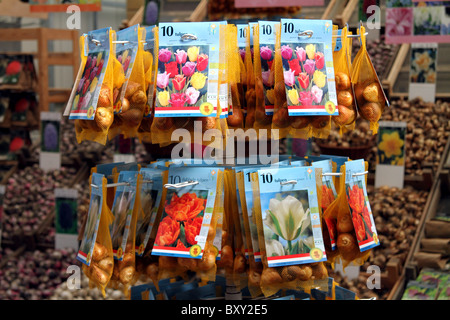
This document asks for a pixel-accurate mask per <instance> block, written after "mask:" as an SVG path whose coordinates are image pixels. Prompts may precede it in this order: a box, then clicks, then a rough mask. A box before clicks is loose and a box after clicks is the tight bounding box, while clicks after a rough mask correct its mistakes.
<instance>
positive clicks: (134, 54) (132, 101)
mask: <svg viewBox="0 0 450 320" xmlns="http://www.w3.org/2000/svg"><path fill="white" fill-rule="evenodd" d="M119 32H120V34H119V33H118V38H120V39H122V40H123V41H128V43H126V44H120V43H118V44H116V51H117V54H118V59H119V58H120V62H121V64H122V68H123V71H124V73H125V79H126V80H125V82H124V83H123V85H122V88H121V89H120V90H119V91H118V92H117V91H116V92H117V95H118V98H117V99H118V100H116V101H117V102H116V105H117V107H116V114H115V115H114V123H113V127H114V128H115V130H111V134H110V135H109V138H110V139H112V138H114V134H117V133H118V132H120V133H121V134H123V136H124V137H125V138H132V137H136V136H137V131H138V128H139V126H140V124H141V120H142V118H143V116H144V111H145V107H146V105H147V94H146V92H147V91H146V87H147V86H146V79H145V70H144V41H145V38H146V37H145V35H146V30H145V28H141V27H139V25H135V26H132V27H129V28H127V29H124V30H121V31H119ZM119 36H120V37H119ZM121 47H125V48H126V49H125V50H123V51H119V50H120V49H119V48H121Z"/></svg>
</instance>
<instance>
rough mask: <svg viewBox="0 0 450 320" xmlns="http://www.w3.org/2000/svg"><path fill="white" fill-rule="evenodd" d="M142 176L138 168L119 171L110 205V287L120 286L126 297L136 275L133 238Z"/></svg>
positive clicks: (139, 209) (139, 211) (138, 210)
mask: <svg viewBox="0 0 450 320" xmlns="http://www.w3.org/2000/svg"><path fill="white" fill-rule="evenodd" d="M141 181H142V176H141V175H140V174H138V172H137V171H122V172H120V174H119V179H118V183H119V184H120V183H123V184H126V185H119V186H117V187H116V196H115V199H114V204H113V208H112V210H111V211H112V213H113V215H114V223H113V226H112V231H111V240H112V246H113V253H114V269H113V275H112V277H111V281H110V284H109V285H110V286H111V287H113V288H119V287H121V288H122V290H123V292H124V294H125V295H126V296H128V295H129V293H130V292H129V287H130V285H132V284H133V280H134V279H135V274H136V265H135V259H136V255H135V241H136V222H137V218H138V216H139V215H140V214H141V208H140V192H137V191H138V190H140V185H141Z"/></svg>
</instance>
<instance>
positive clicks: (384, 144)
mask: <svg viewBox="0 0 450 320" xmlns="http://www.w3.org/2000/svg"><path fill="white" fill-rule="evenodd" d="M379 125H380V127H379V129H378V136H377V148H378V150H377V165H376V169H375V188H378V187H381V186H388V187H397V188H399V189H403V184H404V180H405V143H406V122H395V121H380V122H379Z"/></svg>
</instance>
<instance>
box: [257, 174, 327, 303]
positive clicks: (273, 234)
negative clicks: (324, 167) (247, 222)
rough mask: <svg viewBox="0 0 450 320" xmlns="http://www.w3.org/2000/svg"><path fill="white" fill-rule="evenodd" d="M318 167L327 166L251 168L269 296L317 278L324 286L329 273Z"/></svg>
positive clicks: (304, 285) (264, 289) (263, 280)
mask: <svg viewBox="0 0 450 320" xmlns="http://www.w3.org/2000/svg"><path fill="white" fill-rule="evenodd" d="M316 172H321V170H320V169H315V168H314V167H297V168H284V167H281V168H278V169H276V170H275V169H260V170H258V171H257V172H255V173H252V174H251V178H252V186H253V201H254V206H255V213H256V215H255V216H256V217H255V218H256V222H257V228H258V241H259V244H260V248H261V257H262V263H263V266H264V270H263V272H262V274H261V283H260V286H261V290H262V292H263V293H264V295H266V296H269V295H271V294H273V293H275V292H277V291H278V290H279V289H281V288H302V289H305V288H309V286H310V285H311V283H312V282H314V283H315V285H316V286H318V287H320V286H321V285H324V284H322V283H321V280H324V279H326V278H327V277H328V272H327V270H326V268H325V266H324V264H323V262H324V261H326V259H327V258H326V252H325V247H324V244H323V239H322V231H321V222H320V212H319V207H318V197H317V187H316V181H317V179H316ZM319 183H320V181H319ZM316 229H319V230H318V231H319V232H317V230H316ZM311 281H312V282H311Z"/></svg>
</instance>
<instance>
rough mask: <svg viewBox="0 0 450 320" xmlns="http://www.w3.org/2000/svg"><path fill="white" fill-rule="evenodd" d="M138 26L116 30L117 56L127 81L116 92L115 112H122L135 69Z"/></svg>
mask: <svg viewBox="0 0 450 320" xmlns="http://www.w3.org/2000/svg"><path fill="white" fill-rule="evenodd" d="M138 28H139V25H134V26H132V27H129V28H126V29H122V30H120V31H117V32H116V36H117V43H116V58H117V60H118V61H119V62H120V63H121V65H122V69H123V72H124V75H125V81H124V82H123V84H122V87H121V88H118V91H117V93H116V92H114V97H115V100H114V113H121V112H122V103H118V102H119V101H120V102H122V101H123V98H124V97H125V92H126V89H127V86H128V80H129V79H130V75H131V72H132V71H133V65H134V61H135V60H136V54H137V51H138V41H139V40H138Z"/></svg>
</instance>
